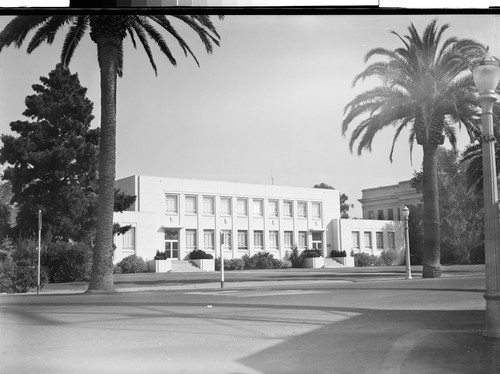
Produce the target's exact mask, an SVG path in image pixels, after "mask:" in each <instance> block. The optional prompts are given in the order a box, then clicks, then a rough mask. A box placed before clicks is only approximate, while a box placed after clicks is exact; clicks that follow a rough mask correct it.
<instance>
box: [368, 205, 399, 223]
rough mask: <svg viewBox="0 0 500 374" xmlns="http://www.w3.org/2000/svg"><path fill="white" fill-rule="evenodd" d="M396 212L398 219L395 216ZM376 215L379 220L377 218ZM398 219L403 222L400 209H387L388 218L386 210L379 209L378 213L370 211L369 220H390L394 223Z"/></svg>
mask: <svg viewBox="0 0 500 374" xmlns="http://www.w3.org/2000/svg"><path fill="white" fill-rule="evenodd" d="M394 212H396V217H395V215H394ZM375 215H376V217H377V218H375ZM395 218H396V220H397V221H400V220H401V215H400V212H399V209H397V208H396V209H387V216H385V215H384V210H383V209H379V210H377V211H374V210H370V211H368V219H378V220H385V219H387V220H389V221H394V219H395Z"/></svg>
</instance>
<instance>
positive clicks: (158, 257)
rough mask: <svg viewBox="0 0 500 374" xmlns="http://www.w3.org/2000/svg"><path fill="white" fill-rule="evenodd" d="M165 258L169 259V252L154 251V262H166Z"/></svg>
mask: <svg viewBox="0 0 500 374" xmlns="http://www.w3.org/2000/svg"><path fill="white" fill-rule="evenodd" d="M167 258H170V252H169V251H164V252H160V251H156V255H155V257H154V259H155V260H166V259H167Z"/></svg>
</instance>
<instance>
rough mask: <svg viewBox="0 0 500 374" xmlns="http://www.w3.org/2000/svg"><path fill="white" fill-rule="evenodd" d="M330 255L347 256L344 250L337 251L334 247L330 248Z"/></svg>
mask: <svg viewBox="0 0 500 374" xmlns="http://www.w3.org/2000/svg"><path fill="white" fill-rule="evenodd" d="M330 256H331V257H347V253H346V251H338V250H336V249H334V250H332V252H331V253H330Z"/></svg>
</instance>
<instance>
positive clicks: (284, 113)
mask: <svg viewBox="0 0 500 374" xmlns="http://www.w3.org/2000/svg"><path fill="white" fill-rule="evenodd" d="M436 17H437V18H438V20H439V25H442V24H444V23H449V24H450V26H451V27H450V28H449V29H448V30H447V31H446V32H445V34H444V38H449V37H452V36H456V37H459V38H473V39H475V40H477V41H479V42H482V43H485V44H489V45H490V50H491V52H492V53H493V54H495V55H497V56H498V55H499V54H500V46H499V41H498V38H496V37H495V35H497V34H498V30H497V28H498V26H497V24H498V19H499V18H498V16H495V15H492V14H484V15H478V14H476V15H471V14H462V15H458V14H457V15H446V16H443V15H436V16H432V15H414V14H413V15H411V14H399V15H377V14H371V15H299V16H286V15H281V16H280V15H266V16H254V15H246V16H245V15H239V16H238V15H232V16H227V17H226V18H225V19H224V20H223V21H220V20H219V19H218V18H215V17H214V18H213V21H214V23H215V25H216V27H217V30H218V32H219V34H220V35H221V38H222V39H221V47H219V48H217V47H216V48H215V51H214V53H213V54H212V55H207V54H206V53H205V51H204V49H203V48H202V45H201V43H200V42H199V40H198V39H197V36H196V35H194V34H193V33H192V32H191V31H190V30H188V29H186V28H184V26H183V25H181V24H179V25H178V30H179V31H180V32H181V33H182V35H183V36H185V37H186V39H187V40H188V42H189V43H190V45H191V46H192V49H193V50H194V51H195V53H196V55H197V57H198V59H199V61H200V64H201V67H200V68H198V67H197V66H196V64H195V62H194V61H193V60H192V59H188V58H184V55H183V53H182V51H180V50H179V48H177V45H176V44H175V42H173V41H172V39H168V38H167V41H170V42H171V46H172V49H173V51H174V52H175V55H176V57H177V60H178V66H177V67H172V66H171V65H169V63H168V60H167V59H166V58H164V57H163V55H162V54H161V52H160V51H159V50H158V49H157V48H156V49H154V50H153V51H154V52H155V60H156V63H157V66H158V77H156V76H155V74H154V71H153V70H152V68H151V67H150V65H149V61H148V59H147V56H146V54H145V53H144V51H143V50H142V47H141V46H138V49H137V50H134V49H133V47H132V44H131V42H130V40H128V41H126V43H125V45H126V49H125V64H124V77H123V78H121V79H119V81H118V97H117V100H118V102H117V108H118V117H117V131H118V135H117V147H118V149H117V177H118V178H122V177H126V176H129V175H132V174H142V175H153V176H165V177H173V178H176V177H178V178H191V179H211V180H223V181H240V182H245V183H263V184H271V183H272V181H274V184H278V185H289V186H301V187H312V186H313V185H314V184H316V183H320V182H325V183H328V184H330V185H333V186H334V187H335V188H336V189H338V190H340V191H341V192H344V193H346V194H347V195H348V196H349V202H350V203H353V204H355V209H354V210H353V211H352V214H351V216H361V209H360V204H359V202H358V201H357V200H358V199H360V198H361V190H362V189H365V188H370V187H376V186H380V185H388V184H394V183H397V182H399V181H400V180H405V179H409V178H411V177H412V175H413V172H414V171H415V170H419V169H420V166H421V162H422V156H421V151H420V149H419V148H420V147H419V146H417V145H415V147H414V153H413V165H412V164H411V163H410V154H409V147H408V142H407V135H405V134H402V135H401V137H400V140H399V142H398V144H397V147H396V150H395V160H394V162H393V163H392V164H391V163H390V162H389V152H390V146H391V143H392V138H393V135H394V132H393V130H392V129H386V130H385V131H384V132H381V133H379V134H378V138H377V140H376V141H375V142H374V143H373V151H372V152H371V153H369V152H365V153H363V154H362V155H361V156H358V155H357V154H356V153H354V154H351V153H350V151H349V147H348V143H349V136H350V132H349V133H348V134H347V137H342V135H341V123H342V119H343V108H344V106H345V105H346V104H347V103H348V102H349V101H350V100H351V99H352V98H353V97H354V96H355V95H356V94H357V93H359V92H361V91H364V90H366V89H368V88H369V87H370V85H372V84H373V82H365V83H364V84H358V86H357V87H356V89H354V88H352V86H351V82H352V79H353V77H354V76H355V75H356V74H357V73H359V72H361V71H362V70H363V69H364V66H365V65H364V63H363V61H364V55H365V54H366V53H367V52H368V51H369V50H370V49H372V48H374V47H386V48H390V49H393V48H397V47H399V46H400V43H401V42H400V41H399V40H398V39H397V37H395V36H394V35H392V34H390V33H389V30H390V29H394V30H396V31H398V32H399V33H400V34H406V30H407V27H408V26H409V24H410V22H414V23H415V25H416V27H417V28H418V29H419V30H423V29H424V28H425V26H426V25H427V24H428V23H429V22H430V21H431V20H432V19H433V18H436ZM10 19H11V17H10V16H9V17H8V16H1V17H0V29H3V28H4V26H5V25H6V24H7V22H8V21H9V20H10ZM32 35H33V33H31V34H29V35H28V39H27V40H28V41H29V37H30V36H32ZM62 40H63V34H60V35H59V36H58V38H56V41H55V42H54V44H53V45H52V46H47V45H42V46H41V47H39V48H38V49H37V50H35V52H33V53H32V54H31V55H27V54H26V52H25V50H26V46H27V42H25V45H24V46H23V47H22V48H21V49H20V50H19V49H16V48H14V47H13V46H11V47H9V48H6V49H4V50H3V51H2V52H1V53H0V133H9V132H10V128H9V123H10V122H11V121H14V120H18V119H23V118H22V115H21V113H22V112H23V111H24V109H25V105H24V99H25V97H26V96H27V95H29V94H32V90H31V85H32V84H34V83H38V82H39V77H40V76H46V75H47V74H48V72H49V71H50V70H52V69H53V68H54V67H55V65H56V63H57V62H58V61H59V55H60V51H61V44H62ZM96 55H97V54H96V47H95V44H94V43H93V42H92V41H91V40H90V37H89V36H88V35H87V36H86V37H85V39H84V41H83V42H82V43H81V45H80V47H79V49H78V50H77V52H76V53H75V55H74V56H73V61H72V63H71V65H70V68H71V71H72V72H77V73H78V75H79V77H80V81H81V84H82V85H83V86H85V87H87V88H88V92H87V95H88V97H89V98H90V99H91V100H92V101H93V102H94V115H95V117H96V119H94V121H93V125H94V126H99V118H100V107H99V73H98V66H97V57H96ZM357 123H358V122H354V123H353V124H352V127H351V129H352V128H354V126H355V125H356V124H357ZM466 141H467V137H466V135H465V131H462V136H461V142H460V148H463V146H464V145H465V144H466Z"/></svg>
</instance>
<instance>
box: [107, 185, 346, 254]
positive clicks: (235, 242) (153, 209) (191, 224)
mask: <svg viewBox="0 0 500 374" xmlns="http://www.w3.org/2000/svg"><path fill="white" fill-rule="evenodd" d="M115 186H116V188H119V189H120V190H121V191H122V192H125V193H127V194H129V195H135V196H137V198H136V202H135V203H134V204H133V205H132V206H131V207H130V208H129V209H128V210H127V211H124V212H122V213H115V215H114V221H115V222H117V223H119V224H120V225H122V226H123V225H131V229H130V230H129V231H128V232H127V233H126V234H124V235H119V236H116V237H115V245H116V250H115V256H114V261H115V262H118V261H120V260H121V259H122V258H124V257H126V256H128V255H130V254H136V255H137V256H141V257H142V258H144V259H145V260H151V259H152V258H153V257H154V256H155V254H156V251H158V250H159V251H164V250H166V251H168V252H169V254H170V255H171V257H172V258H173V259H179V260H183V259H185V258H187V256H188V255H189V253H190V252H191V251H193V250H194V249H201V250H204V251H205V252H207V253H210V254H212V255H214V257H218V256H219V254H220V248H221V246H222V250H223V254H224V257H225V258H229V259H230V258H240V257H242V256H243V255H245V254H247V255H250V256H251V255H253V254H254V253H256V252H257V251H266V252H270V253H271V254H273V255H274V256H275V257H277V258H284V257H286V255H287V253H288V252H289V251H290V250H291V249H292V246H293V245H297V246H298V248H299V249H300V250H303V249H318V250H319V251H320V252H321V253H323V254H324V255H326V254H327V251H329V250H331V249H332V248H333V247H334V240H335V238H334V233H335V230H334V227H333V226H334V225H335V224H336V221H335V220H336V219H339V218H340V196H339V192H338V191H336V190H326V189H315V188H297V187H284V186H274V185H257V184H243V183H231V182H215V181H201V180H189V179H174V178H157V177H147V176H131V177H128V178H124V179H120V180H118V181H116V184H115Z"/></svg>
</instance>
